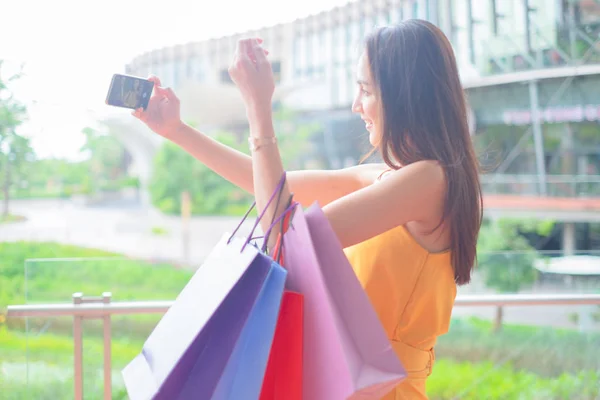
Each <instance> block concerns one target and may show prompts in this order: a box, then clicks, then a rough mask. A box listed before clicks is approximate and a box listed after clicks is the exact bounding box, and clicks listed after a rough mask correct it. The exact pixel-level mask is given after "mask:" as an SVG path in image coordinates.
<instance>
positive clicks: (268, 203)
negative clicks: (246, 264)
mask: <svg viewBox="0 0 600 400" xmlns="http://www.w3.org/2000/svg"><path fill="white" fill-rule="evenodd" d="M285 181H286V173H285V171H284V172H283V174H282V175H281V179H280V180H279V183H278V184H277V187H275V190H274V191H273V193H272V194H271V197H270V198H269V200H268V201H267V204H266V205H265V207H264V208H263V210H262V211H261V213H260V215H259V216H258V218H257V219H256V222H255V223H254V226H253V227H252V230H251V231H250V234H249V235H248V237H247V239H246V241H245V242H244V245H243V246H242V249H241V251H244V249H245V248H246V246H247V245H248V243H250V240H252V235H253V234H254V231H255V230H256V228H257V227H258V224H259V223H260V221H261V220H262V218H263V217H264V215H265V212H266V211H267V208H269V206H270V205H271V203H272V202H273V200H274V199H275V196H276V195H277V194H279V193H280V192H281V191H282V190H283V186H284V185H285ZM255 206H256V201H254V202H253V203H252V205H251V206H250V208H249V209H248V211H246V214H244V216H243V217H242V219H241V221H240V223H239V224H238V226H237V227H236V228H235V229H234V230H233V233H232V234H231V236H229V239H228V240H227V244H229V243H230V242H231V240H232V239H233V237H234V236H235V234H236V233H237V232H238V231H239V229H240V227H241V226H242V224H243V223H244V221H245V220H246V219H247V218H248V215H250V212H252V210H253V209H254V207H255ZM266 237H268V236H266ZM265 242H266V239H265Z"/></svg>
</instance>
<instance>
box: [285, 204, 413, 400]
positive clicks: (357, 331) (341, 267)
mask: <svg viewBox="0 0 600 400" xmlns="http://www.w3.org/2000/svg"><path fill="white" fill-rule="evenodd" d="M283 239H284V245H285V267H286V268H287V270H288V279H287V282H286V283H287V287H288V289H289V290H293V291H297V292H300V293H302V294H303V295H304V309H305V312H304V370H303V379H304V384H303V398H304V399H307V400H308V399H310V400H342V399H348V398H350V399H368V400H375V399H380V398H381V397H383V396H384V395H385V394H387V393H388V392H389V391H391V390H392V389H393V388H394V387H395V386H396V385H398V383H400V382H401V381H402V380H403V379H404V378H405V377H406V371H405V370H404V368H403V366H402V364H401V362H400V360H399V359H398V357H397V356H396V354H395V352H394V350H393V349H392V346H391V343H390V340H389V339H388V337H387V335H386V333H385V331H384V328H383V326H382V325H381V322H380V320H379V318H378V316H377V314H376V312H375V310H374V309H373V307H372V305H371V303H370V301H369V298H368V297H367V294H366V293H365V291H364V290H363V288H362V286H361V285H360V282H359V281H358V278H357V277H356V275H355V274H354V271H353V270H352V267H351V266H350V263H349V262H348V259H347V258H346V256H345V254H344V252H343V249H342V247H341V244H340V243H339V240H338V239H337V237H336V235H335V233H334V232H333V229H332V228H331V226H330V224H329V222H328V220H327V218H326V217H325V215H324V214H323V211H322V210H321V208H320V207H319V206H318V205H317V204H314V205H313V206H311V207H310V208H309V209H308V210H306V214H305V212H304V211H303V210H302V209H301V208H300V207H298V208H297V209H296V210H295V214H294V216H293V218H292V222H291V225H290V228H289V229H288V231H287V232H286V233H285V234H284V235H283Z"/></svg>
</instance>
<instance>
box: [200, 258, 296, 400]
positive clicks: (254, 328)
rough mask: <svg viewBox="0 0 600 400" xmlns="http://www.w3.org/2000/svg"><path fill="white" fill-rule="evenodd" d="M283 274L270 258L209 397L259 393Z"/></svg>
mask: <svg viewBox="0 0 600 400" xmlns="http://www.w3.org/2000/svg"><path fill="white" fill-rule="evenodd" d="M286 277H287V271H286V270H285V269H283V268H282V267H281V266H279V264H277V263H275V262H273V263H272V264H271V270H270V271H269V275H267V279H266V280H265V283H264V285H263V288H262V290H261V292H260V294H259V296H258V299H257V300H256V303H255V304H254V307H253V308H252V311H251V313H250V316H249V317H248V320H247V321H246V325H245V326H244V328H243V330H242V333H241V334H240V337H239V339H238V342H237V344H236V346H235V349H234V350H233V353H232V355H231V358H230V359H229V362H228V363H227V366H226V367H225V370H224V371H223V374H222V375H221V379H220V380H219V383H218V385H217V388H216V389H215V392H214V394H213V397H212V400H233V399H258V398H259V397H260V391H261V387H262V383H263V379H264V376H265V371H266V369H267V362H268V360H269V354H270V351H271V344H272V343H273V336H274V334H275V328H276V326H277V318H278V316H279V309H280V305H281V299H282V297H283V289H284V286H285V279H286Z"/></svg>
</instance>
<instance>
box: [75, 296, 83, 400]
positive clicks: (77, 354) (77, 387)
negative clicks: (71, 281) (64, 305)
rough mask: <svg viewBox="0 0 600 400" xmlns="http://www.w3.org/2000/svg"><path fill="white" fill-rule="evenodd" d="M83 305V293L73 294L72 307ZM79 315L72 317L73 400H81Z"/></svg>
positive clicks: (81, 364) (81, 350)
mask: <svg viewBox="0 0 600 400" xmlns="http://www.w3.org/2000/svg"><path fill="white" fill-rule="evenodd" d="M82 303H83V293H73V305H75V306H78V305H80V304H82ZM82 319H83V316H81V315H77V314H75V315H73V363H74V364H73V384H74V385H75V387H74V390H75V400H83V337H82V331H81V330H82V326H81V325H82Z"/></svg>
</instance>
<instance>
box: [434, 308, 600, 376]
mask: <svg viewBox="0 0 600 400" xmlns="http://www.w3.org/2000/svg"><path fill="white" fill-rule="evenodd" d="M436 355H437V356H438V357H440V358H446V359H452V360H455V361H470V362H481V361H485V362H492V363H494V364H496V365H497V364H501V363H510V364H511V365H512V366H513V367H514V368H517V369H519V370H527V371H531V372H534V373H536V374H539V375H540V376H544V377H556V376H560V374H562V373H564V372H570V373H577V372H579V371H581V370H598V371H600V333H598V332H589V333H585V332H578V331H575V330H571V329H556V328H551V327H539V326H523V325H505V326H503V329H502V331H501V332H498V333H494V332H493V330H492V323H491V322H489V321H483V320H480V319H477V318H469V319H455V320H453V321H452V324H451V327H450V332H448V333H447V334H446V335H444V336H442V337H441V338H440V339H439V341H438V344H437V346H436Z"/></svg>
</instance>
